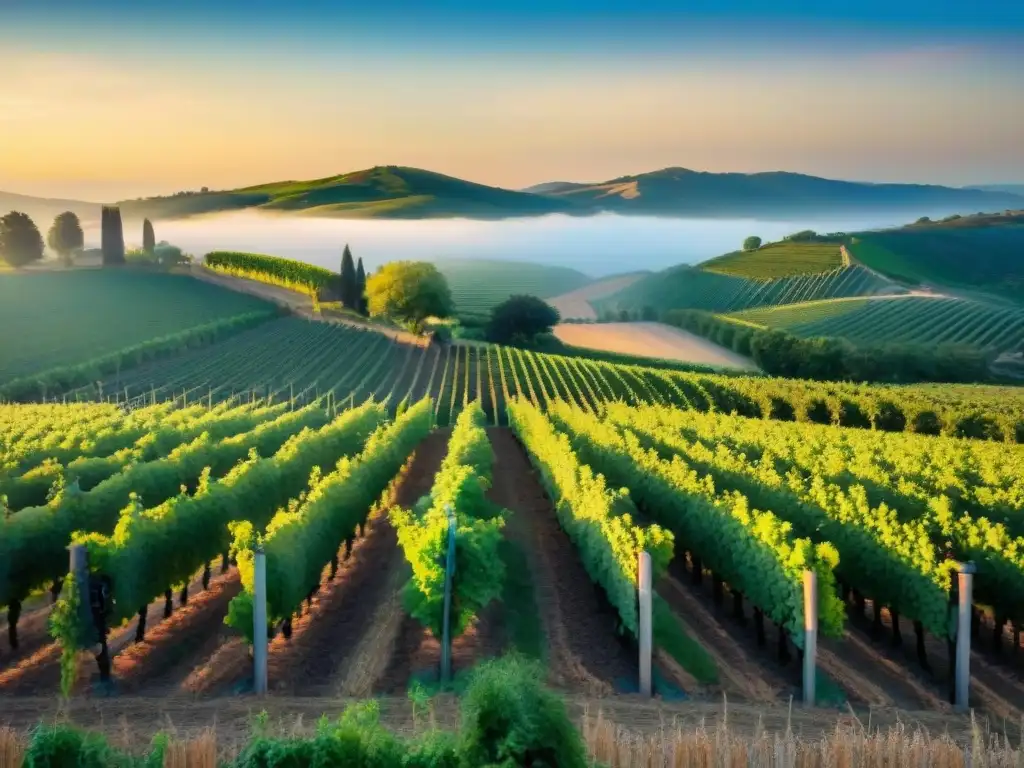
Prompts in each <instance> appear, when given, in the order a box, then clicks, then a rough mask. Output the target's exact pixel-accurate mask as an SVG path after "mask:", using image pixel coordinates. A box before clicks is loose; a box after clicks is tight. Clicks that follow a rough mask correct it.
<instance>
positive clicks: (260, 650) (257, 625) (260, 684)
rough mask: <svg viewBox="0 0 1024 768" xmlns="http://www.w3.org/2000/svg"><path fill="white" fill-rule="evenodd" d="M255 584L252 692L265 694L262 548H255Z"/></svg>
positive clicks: (265, 634)
mask: <svg viewBox="0 0 1024 768" xmlns="http://www.w3.org/2000/svg"><path fill="white" fill-rule="evenodd" d="M255 577H256V578H255V584H254V586H253V610H252V616H253V633H252V660H253V690H254V691H255V692H256V693H257V694H258V695H261V696H262V695H263V694H265V693H266V692H267V555H266V553H264V551H263V546H262V545H260V546H258V547H256V557H255Z"/></svg>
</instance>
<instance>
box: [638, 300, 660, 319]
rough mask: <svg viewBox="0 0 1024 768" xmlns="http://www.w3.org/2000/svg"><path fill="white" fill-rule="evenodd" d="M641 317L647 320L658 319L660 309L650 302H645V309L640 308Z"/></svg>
mask: <svg viewBox="0 0 1024 768" xmlns="http://www.w3.org/2000/svg"><path fill="white" fill-rule="evenodd" d="M640 317H641V318H642V319H644V320H646V321H647V322H654V321H656V320H657V319H658V310H656V309H655V308H654V307H652V306H651V305H650V304H645V305H644V307H643V309H642V310H640Z"/></svg>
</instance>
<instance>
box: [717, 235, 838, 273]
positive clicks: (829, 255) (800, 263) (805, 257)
mask: <svg viewBox="0 0 1024 768" xmlns="http://www.w3.org/2000/svg"><path fill="white" fill-rule="evenodd" d="M840 248H841V244H840V243H838V242H836V243H798V242H789V241H783V242H779V243H769V244H767V245H763V246H761V247H760V248H757V249H755V250H752V251H735V252H733V253H727V254H725V255H724V256H718V257H717V258H714V259H711V260H710V261H705V262H703V263H702V264H701V265H700V268H701V269H703V270H705V271H707V272H717V273H719V274H722V275H733V276H735V277H745V278H748V279H751V280H771V279H774V278H779V277H793V276H795V275H816V274H821V273H824V272H831V271H833V270H836V269H839V268H840V267H844V266H848V264H847V263H846V262H845V261H844V259H843V254H842V252H841V250H840Z"/></svg>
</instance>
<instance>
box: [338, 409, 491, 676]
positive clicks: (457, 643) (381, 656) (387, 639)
mask: <svg viewBox="0 0 1024 768" xmlns="http://www.w3.org/2000/svg"><path fill="white" fill-rule="evenodd" d="M450 436H451V430H450V429H441V430H436V431H434V432H433V433H432V434H431V435H430V437H429V438H427V441H426V442H429V443H430V445H426V442H425V444H424V445H425V451H426V452H425V458H424V461H423V463H422V464H421V465H420V466H418V467H414V468H413V470H412V471H411V472H410V477H409V482H408V483H407V484H404V485H403V487H402V489H401V491H402V492H401V500H400V501H399V502H398V503H400V504H402V505H403V506H411V505H413V504H414V503H415V502H416V501H417V500H418V499H419V498H420V497H421V496H423V495H424V494H426V493H428V492H429V491H430V488H431V486H432V485H433V482H434V475H435V474H436V473H437V470H438V469H439V468H440V466H441V462H442V461H443V460H444V457H445V454H446V453H447V451H448V438H449V437H450ZM395 549H396V552H397V560H398V564H397V566H396V567H397V568H399V572H400V573H401V575H402V578H400V579H397V580H393V582H392V584H391V585H390V588H391V592H390V594H389V595H387V596H385V598H384V599H383V600H382V604H383V605H382V608H381V609H380V610H378V613H377V615H376V617H375V620H374V622H373V623H371V625H370V628H369V629H368V630H367V632H366V634H365V636H364V640H365V642H364V646H365V654H364V655H365V656H369V657H370V658H371V659H373V660H374V661H375V665H376V668H377V669H378V670H379V674H377V675H376V676H375V677H376V679H375V680H374V681H373V682H368V681H367V677H369V676H368V675H366V674H365V672H363V671H362V670H361V669H360V668H361V667H362V666H363V665H365V664H366V661H360V662H359V663H356V662H355V661H353V663H352V665H351V670H352V672H351V673H350V674H349V675H348V676H346V677H345V678H344V679H343V680H342V681H341V685H340V687H339V688H338V689H337V690H349V691H359V690H366V689H367V688H370V689H372V690H375V691H379V692H384V693H394V694H400V693H402V692H404V691H405V690H406V689H407V688H408V685H409V681H410V680H411V679H413V678H422V679H423V680H425V681H426V680H432V679H434V678H436V676H437V670H438V668H439V666H440V663H441V644H440V642H438V640H437V638H435V637H434V635H433V633H431V632H430V631H429V630H427V629H425V628H424V627H423V626H422V625H421V624H420V623H419V622H418V621H417V620H416V619H414V618H412V617H411V616H408V615H406V614H405V612H404V611H401V610H400V609H399V608H400V605H401V601H400V598H399V594H398V593H399V591H400V590H401V587H402V585H403V584H404V583H405V580H406V579H407V578H408V569H407V567H406V566H405V563H404V561H403V560H402V553H401V551H400V550H398V548H397V546H396V548H395ZM500 614H501V609H500V606H499V605H498V604H497V603H494V604H492V605H491V606H489V607H488V609H487V610H485V611H484V612H483V613H482V614H481V615H480V616H478V617H477V618H476V619H475V620H474V621H473V623H472V624H471V625H470V627H469V628H468V629H467V630H466V631H465V632H463V633H462V634H461V635H459V637H457V638H455V639H454V640H453V641H452V670H453V672H454V673H456V674H458V672H460V671H462V670H465V669H469V668H470V667H472V666H473V665H474V664H475V663H476V662H477V661H478V660H480V659H483V658H487V657H490V656H496V655H498V654H500V653H501V651H502V649H503V647H504V639H503V635H502V632H501V615H500ZM376 637H382V638H383V639H382V640H381V641H380V642H378V643H376V645H372V643H373V638H376ZM357 658H358V657H357Z"/></svg>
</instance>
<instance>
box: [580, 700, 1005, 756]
mask: <svg viewBox="0 0 1024 768" xmlns="http://www.w3.org/2000/svg"><path fill="white" fill-rule="evenodd" d="M972 726H973V734H974V736H973V739H972V742H971V743H970V744H969V745H964V744H960V743H958V742H957V741H956V740H954V739H953V738H952V737H950V736H949V735H948V734H945V733H943V734H941V735H938V736H936V735H933V734H931V733H929V732H928V731H926V730H924V729H911V728H908V727H905V726H902V725H897V726H893V727H890V728H889V729H886V730H869V729H867V728H864V727H863V726H861V727H853V728H850V727H842V726H838V725H837V727H836V728H835V730H834V731H833V732H831V733H828V734H824V735H822V736H820V737H818V738H803V737H801V736H800V735H798V734H797V733H796V732H794V731H793V729H792V728H789V727H787V728H786V730H784V731H774V732H773V731H767V730H763V729H761V728H758V729H756V730H755V732H754V733H753V734H741V733H737V732H735V731H733V730H731V729H730V727H729V724H728V720H727V719H723V721H721V722H719V723H718V724H717V725H715V726H712V727H706V726H705V725H704V724H701V725H699V726H697V727H696V728H693V727H684V726H682V725H681V724H674V725H669V726H666V727H665V728H663V730H661V731H659V732H656V733H653V734H639V733H636V732H633V731H630V730H628V729H625V728H623V727H621V726H618V725H616V724H615V723H612V722H610V721H608V720H606V719H605V718H604V715H603V713H601V712H598V714H597V716H596V717H595V716H592V715H590V714H589V713H587V714H585V715H584V717H583V722H582V726H581V729H582V732H583V737H584V739H585V741H586V745H587V751H588V752H589V754H590V755H591V757H592V758H594V759H595V760H598V761H600V762H601V763H603V764H605V765H608V766H610V767H611V768H634V767H636V768H641V767H643V768H682V766H708V767H709V768H710V766H723V768H724V767H726V766H730V767H731V766H737V767H739V766H750V768H853V766H921V768H924V767H925V766H928V767H929V768H966V766H971V767H972V768H1002V767H1003V766H1007V767H1009V766H1020V765H1022V763H1024V751H1022V750H1021V749H1020V747H1017V748H1015V747H1014V746H1013V745H1011V744H1010V743H1009V740H1008V739H1005V738H1004V737H1002V736H999V735H996V734H991V733H985V732H983V731H982V730H981V728H980V727H979V726H978V725H977V724H976V723H974V722H973V719H972Z"/></svg>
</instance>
